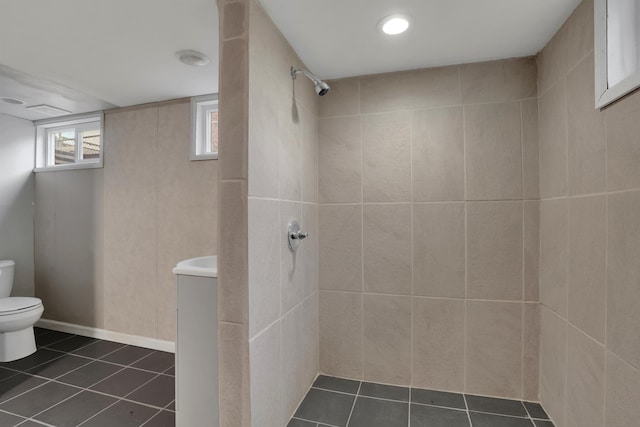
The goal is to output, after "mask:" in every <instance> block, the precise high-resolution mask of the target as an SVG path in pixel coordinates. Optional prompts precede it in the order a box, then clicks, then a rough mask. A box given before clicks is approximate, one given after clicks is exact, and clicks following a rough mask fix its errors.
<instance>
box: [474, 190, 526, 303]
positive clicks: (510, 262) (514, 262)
mask: <svg viewBox="0 0 640 427" xmlns="http://www.w3.org/2000/svg"><path fill="white" fill-rule="evenodd" d="M522 209H523V204H522V202H478V203H469V204H468V206H467V233H468V234H467V274H468V276H467V297H468V298H478V299H500V300H522V298H523V291H522V264H523V263H522V253H523V241H522V235H523V232H522V229H523V223H522V220H523V214H522Z"/></svg>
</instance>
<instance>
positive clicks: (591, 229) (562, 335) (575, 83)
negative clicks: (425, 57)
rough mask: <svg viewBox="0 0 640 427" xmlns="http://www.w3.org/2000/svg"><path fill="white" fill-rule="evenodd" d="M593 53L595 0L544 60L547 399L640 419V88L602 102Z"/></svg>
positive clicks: (608, 422) (559, 415) (593, 417)
mask: <svg viewBox="0 0 640 427" xmlns="http://www.w3.org/2000/svg"><path fill="white" fill-rule="evenodd" d="M593 61H594V59H593V1H592V0H584V1H583V2H582V4H581V5H580V6H579V7H578V8H577V9H576V11H575V12H574V13H573V15H572V16H571V17H570V18H569V20H568V21H567V22H566V23H565V24H564V25H563V27H562V28H561V29H560V30H559V31H558V33H557V34H556V35H555V36H554V38H553V39H552V40H551V41H550V42H549V43H548V44H547V46H546V47H545V48H544V50H543V51H542V52H541V54H540V57H539V65H538V76H539V79H538V93H539V96H540V101H539V108H540V194H541V199H542V200H541V202H540V203H541V209H540V227H541V230H540V239H541V242H540V243H541V258H540V280H541V282H540V298H541V302H542V310H541V315H542V322H541V324H542V334H541V360H540V362H541V364H540V367H541V372H540V374H541V378H540V398H541V400H542V403H543V404H544V406H545V408H546V409H547V411H548V412H549V414H550V416H551V417H552V418H553V420H554V421H555V423H556V426H558V427H565V426H567V427H571V426H576V427H577V426H580V427H596V426H599V427H603V426H607V427H623V426H624V427H627V426H631V425H637V423H638V419H640V406H638V404H637V402H638V396H640V356H639V355H640V339H639V338H638V337H639V336H640V335H638V325H640V267H639V265H640V264H639V263H638V260H639V259H640V246H639V245H638V242H639V241H640V215H639V213H640V166H639V165H640V149H639V147H640V141H639V140H638V135H639V134H640V121H639V120H638V118H640V94H639V93H637V92H636V93H633V94H631V95H629V96H627V97H626V98H624V99H622V100H619V101H618V102H616V103H615V104H613V105H611V106H610V107H608V108H606V109H604V110H602V111H597V110H595V109H594V89H593V87H594V84H593V82H594V76H593ZM605 414H606V415H605Z"/></svg>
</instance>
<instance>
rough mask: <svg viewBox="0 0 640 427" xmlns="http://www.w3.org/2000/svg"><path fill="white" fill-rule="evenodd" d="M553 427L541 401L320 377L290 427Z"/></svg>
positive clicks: (288, 426) (301, 404)
mask: <svg viewBox="0 0 640 427" xmlns="http://www.w3.org/2000/svg"><path fill="white" fill-rule="evenodd" d="M470 426H473V427H534V426H535V427H553V423H552V422H551V421H549V417H547V414H546V413H545V412H544V409H542V407H541V406H540V405H539V404H537V403H529V402H521V401H518V400H506V399H495V398H490V397H482V396H473V395H469V394H458V393H445V392H440V391H434V390H422V389H416V388H411V389H410V388H407V387H395V386H387V385H381V384H373V383H367V382H360V381H352V380H345V379H341V378H334V377H326V376H323V375H321V376H319V377H318V378H317V379H316V381H315V382H314V383H313V386H312V387H311V389H310V390H309V392H308V393H307V395H306V397H305V398H304V400H303V401H302V403H300V406H299V407H298V410H297V411H296V413H295V415H294V417H293V418H292V419H291V421H290V422H289V424H288V425H287V427H470Z"/></svg>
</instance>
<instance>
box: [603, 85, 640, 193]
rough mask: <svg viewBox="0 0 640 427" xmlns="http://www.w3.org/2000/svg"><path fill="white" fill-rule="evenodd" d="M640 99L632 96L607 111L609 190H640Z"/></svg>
mask: <svg viewBox="0 0 640 427" xmlns="http://www.w3.org/2000/svg"><path fill="white" fill-rule="evenodd" d="M639 113H640V96H638V95H637V94H636V95H633V96H628V97H626V98H624V99H622V100H620V101H618V102H617V103H615V104H613V105H612V106H611V107H609V108H608V109H607V187H608V190H609V191H614V190H625V189H630V188H639V187H640V168H638V164H640V144H638V133H640V121H639V120H638V114H639Z"/></svg>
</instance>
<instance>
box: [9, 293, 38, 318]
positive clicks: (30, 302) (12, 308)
mask: <svg viewBox="0 0 640 427" xmlns="http://www.w3.org/2000/svg"><path fill="white" fill-rule="evenodd" d="M41 306H42V300H41V299H40V298H30V297H10V298H0V317H2V316H10V315H13V314H19V313H24V312H26V311H30V310H33V309H35V308H38V307H41Z"/></svg>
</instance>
